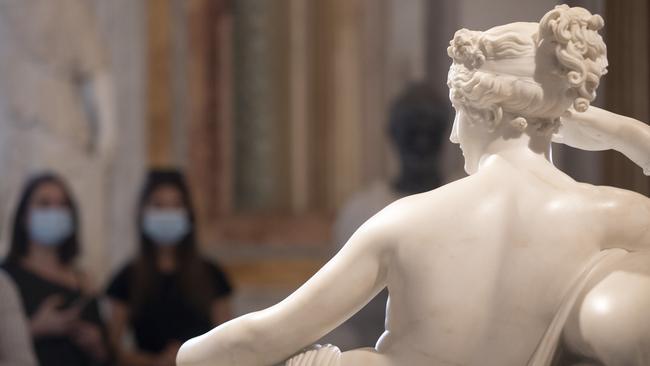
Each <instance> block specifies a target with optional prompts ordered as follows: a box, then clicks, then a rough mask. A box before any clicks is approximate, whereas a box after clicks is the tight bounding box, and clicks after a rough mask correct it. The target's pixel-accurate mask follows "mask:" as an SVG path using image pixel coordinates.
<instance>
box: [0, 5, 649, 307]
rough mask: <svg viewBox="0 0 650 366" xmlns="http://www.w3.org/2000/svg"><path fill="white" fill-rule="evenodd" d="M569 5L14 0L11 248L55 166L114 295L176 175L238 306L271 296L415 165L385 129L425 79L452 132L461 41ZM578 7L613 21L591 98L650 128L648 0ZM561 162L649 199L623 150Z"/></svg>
mask: <svg viewBox="0 0 650 366" xmlns="http://www.w3.org/2000/svg"><path fill="white" fill-rule="evenodd" d="M557 3H558V2H557V1H551V0H493V1H478V0H437V1H433V0H33V1H22V0H0V74H1V76H2V77H0V98H1V100H0V105H1V110H0V177H1V179H2V180H1V183H0V184H1V186H0V204H1V205H2V213H1V215H2V216H1V218H2V222H1V223H2V226H0V230H1V232H0V234H1V236H2V243H1V244H0V256H1V255H3V254H4V253H6V251H7V248H8V242H9V240H10V238H9V236H10V235H11V232H10V230H8V227H9V225H10V224H11V223H10V222H11V219H12V218H11V213H12V212H13V211H14V210H15V206H16V204H17V200H18V194H19V192H20V191H21V189H22V187H23V183H24V180H25V179H26V177H28V176H29V174H30V173H32V172H34V171H38V170H43V169H48V170H54V171H56V172H57V173H59V174H60V175H61V176H63V178H64V179H65V180H66V181H67V182H68V183H69V184H70V186H71V190H72V193H73V195H74V196H75V197H76V201H77V204H78V206H79V210H80V215H81V218H82V221H83V227H82V228H83V231H82V238H83V239H82V240H81V242H82V251H81V255H80V257H79V265H80V266H81V267H82V268H84V269H85V271H86V272H87V273H88V274H89V276H90V277H91V278H92V281H93V283H94V284H95V286H96V287H97V288H103V287H104V286H105V285H106V283H107V281H108V279H109V278H110V277H111V275H112V274H114V273H115V272H116V271H117V270H118V269H119V268H120V267H121V266H123V265H124V264H125V263H127V262H128V261H129V260H131V259H132V258H133V256H134V255H135V253H136V252H137V248H138V244H137V241H138V234H137V232H136V227H137V225H136V223H137V220H136V206H137V201H138V195H139V192H140V189H141V186H142V184H143V179H144V177H145V174H146V172H147V171H148V169H149V168H151V167H177V168H180V169H182V170H183V171H184V172H185V175H186V177H187V179H188V181H189V185H190V189H191V193H192V198H193V203H194V206H195V210H196V216H197V217H196V220H197V225H196V228H197V231H198V232H197V234H198V240H197V242H198V245H199V247H200V251H201V252H202V253H204V255H205V256H207V257H208V258H211V259H213V260H215V261H218V262H219V263H220V264H221V265H222V267H223V269H224V271H225V272H226V273H227V274H228V276H229V277H230V279H231V281H232V283H233V285H234V288H235V292H234V297H233V314H234V315H240V314H243V313H245V312H248V311H251V310H256V309H259V308H261V307H265V306H268V305H270V304H273V303H275V302H276V301H278V300H280V299H282V298H283V297H284V296H286V295H287V294H288V293H290V292H291V291H292V290H293V289H295V288H296V287H297V286H298V285H299V284H301V283H302V282H304V281H305V280H306V279H307V278H308V277H309V276H311V275H312V274H313V273H314V272H315V271H316V270H317V269H318V268H319V267H320V266H321V265H322V264H324V263H325V262H326V261H327V259H328V258H329V257H331V255H332V254H333V253H334V251H335V250H336V248H337V247H339V246H340V245H341V244H342V243H340V242H339V241H341V240H345V239H339V238H345V236H337V234H336V228H337V226H338V225H339V224H336V222H337V217H339V216H340V215H343V213H342V210H344V209H345V207H346V205H348V204H349V203H350V201H351V200H354V197H355V195H359V194H360V192H364V191H368V190H372V189H373V188H372V187H376V186H377V184H381V182H395V181H396V179H397V178H396V177H398V176H399V175H400V174H401V173H400V172H401V171H402V169H403V164H402V163H401V160H400V158H399V157H398V155H397V154H396V153H395V151H396V150H395V147H394V145H393V144H392V143H391V142H390V141H391V140H390V138H389V135H390V133H389V132H390V131H389V130H390V129H389V127H388V126H389V121H390V119H391V108H392V106H393V105H394V103H395V101H396V100H398V99H399V97H400V95H403V93H404V92H405V90H408V89H409V88H411V87H413V86H414V85H420V86H421V85H426V86H427V88H428V91H427V92H428V93H429V94H428V95H430V96H431V100H432V106H433V107H431V108H434V109H435V113H434V114H436V116H437V117H436V118H438V119H440V120H444V121H446V123H448V125H449V126H450V125H451V123H452V120H453V115H451V114H450V111H449V109H450V105H449V102H448V99H447V92H448V90H447V86H446V73H447V70H448V67H449V64H450V60H449V58H448V56H447V54H446V48H447V46H448V42H449V40H450V39H451V38H452V36H453V33H454V32H455V31H456V30H457V29H459V28H462V27H465V28H469V29H475V30H485V29H487V28H490V27H492V26H495V25H500V24H504V23H508V22H513V21H538V20H539V19H540V18H541V17H542V16H543V15H544V14H545V13H546V12H547V11H548V10H550V9H551V8H552V7H553V6H554V5H556V4H557ZM566 3H568V4H569V5H572V6H575V5H577V6H583V7H586V8H588V9H589V10H590V11H592V12H593V13H598V14H601V15H602V16H603V17H604V19H605V23H606V29H605V31H604V37H605V39H606V43H607V45H608V54H609V62H610V67H609V74H608V75H607V76H606V77H605V78H604V82H603V83H602V84H601V87H600V89H599V98H598V100H597V102H596V103H595V105H598V106H601V107H604V108H607V109H609V110H612V111H614V112H617V113H621V114H624V115H628V116H631V117H634V118H637V119H639V120H642V121H650V103H648V97H649V96H650V95H649V86H650V75H649V73H648V71H649V68H650V63H649V60H648V56H649V46H650V32H649V29H648V23H649V20H650V7H649V5H648V1H647V0H626V1H614V0H611V1H606V0H583V1H579V0H576V1H566ZM443 133H444V134H447V131H444V132H443ZM407 144H408V142H407ZM398 145H399V142H398ZM398 150H399V149H398ZM436 154H437V155H436V161H437V162H436V163H435V169H436V173H435V175H436V177H435V179H434V181H435V183H436V185H439V184H444V183H446V182H449V181H452V180H455V179H458V178H460V177H462V176H464V172H463V169H462V166H463V164H462V157H461V154H460V151H459V149H458V148H457V146H455V145H452V144H450V143H448V142H447V140H446V136H445V137H444V140H443V142H442V145H441V148H440V150H439V151H438V150H436ZM555 162H556V163H557V165H558V166H559V167H560V168H561V169H563V170H565V171H566V172H568V173H569V174H570V175H572V176H573V177H575V178H576V179H578V180H582V181H586V182H590V183H595V184H607V185H613V186H618V187H623V188H628V189H633V190H635V191H637V192H640V193H643V194H645V195H648V194H649V193H650V181H649V180H648V178H647V177H645V176H643V175H642V174H641V170H640V169H639V168H636V167H634V166H633V165H632V164H631V163H629V162H627V161H626V160H625V159H624V158H622V156H621V155H619V154H618V153H614V152H603V153H585V152H579V151H575V150H571V149H569V148H565V147H558V149H557V150H556V151H555ZM432 164H433V163H432ZM385 187H388V188H385V189H387V192H388V191H391V190H394V191H395V192H394V193H395V197H398V196H400V194H398V193H400V192H401V193H403V194H405V193H408V192H409V190H408V189H404V190H401V191H400V189H399V187H398V185H395V184H388V185H386V186H385ZM397 191H400V192H397ZM414 191H417V189H415V190H414ZM388 195H390V192H388ZM380 196H381V194H380ZM384 196H386V195H384ZM382 199H384V198H378V200H379V201H380V202H381V205H383V204H385V203H388V202H385V201H381V200H382ZM388 201H389V200H388ZM358 204H359V205H371V204H365V203H358ZM381 205H380V206H381ZM369 214H371V213H369ZM362 216H363V215H362ZM350 225H353V226H354V225H356V224H350Z"/></svg>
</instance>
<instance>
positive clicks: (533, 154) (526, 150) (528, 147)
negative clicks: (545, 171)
mask: <svg viewBox="0 0 650 366" xmlns="http://www.w3.org/2000/svg"><path fill="white" fill-rule="evenodd" d="M551 137H552V136H551V135H550V134H548V135H542V134H538V133H536V132H532V133H530V134H528V133H522V134H521V135H519V136H517V137H514V136H513V137H509V136H508V135H507V134H504V135H500V136H499V137H497V138H496V139H494V140H493V141H492V142H490V143H489V144H488V145H487V147H486V149H485V152H484V154H483V155H482V157H481V159H480V162H479V170H480V169H481V168H482V166H484V165H485V164H486V162H487V161H489V158H490V157H491V156H495V155H496V156H499V157H501V158H503V159H505V160H507V161H509V162H511V163H512V164H513V165H515V166H520V167H522V168H526V167H528V166H530V164H535V163H542V162H546V163H551V164H552V150H551Z"/></svg>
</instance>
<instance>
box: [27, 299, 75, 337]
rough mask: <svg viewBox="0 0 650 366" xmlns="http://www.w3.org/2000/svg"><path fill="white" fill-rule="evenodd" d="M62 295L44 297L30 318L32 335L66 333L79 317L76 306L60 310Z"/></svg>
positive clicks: (62, 301)
mask: <svg viewBox="0 0 650 366" xmlns="http://www.w3.org/2000/svg"><path fill="white" fill-rule="evenodd" d="M63 303H64V300H63V297H61V296H59V295H53V296H50V297H48V298H47V299H45V301H43V303H42V304H41V305H40V306H39V308H38V310H36V313H34V315H33V316H32V318H31V320H30V329H31V333H32V336H33V337H35V338H36V337H40V336H45V335H67V334H69V333H70V331H71V329H72V327H73V325H74V323H75V322H76V321H77V320H78V318H79V311H80V309H79V308H78V307H71V308H69V309H65V310H60V307H61V305H63Z"/></svg>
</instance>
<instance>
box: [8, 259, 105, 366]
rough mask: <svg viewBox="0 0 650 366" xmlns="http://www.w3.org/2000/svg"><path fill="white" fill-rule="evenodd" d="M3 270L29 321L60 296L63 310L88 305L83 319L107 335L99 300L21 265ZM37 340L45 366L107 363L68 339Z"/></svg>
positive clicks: (81, 317) (84, 308) (39, 359)
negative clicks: (44, 303) (9, 278)
mask: <svg viewBox="0 0 650 366" xmlns="http://www.w3.org/2000/svg"><path fill="white" fill-rule="evenodd" d="M2 268H3V269H4V270H5V271H6V272H7V273H8V274H9V275H10V276H11V278H12V279H13V281H14V282H15V284H16V287H17V288H18V292H19V293H20V296H21V298H22V303H23V306H24V307H25V313H26V314H27V317H28V318H30V319H31V318H32V316H33V315H34V314H35V313H36V311H37V310H38V308H39V307H40V305H41V304H42V303H43V301H45V299H47V298H48V297H50V296H54V295H58V296H61V298H62V299H63V301H64V305H62V308H61V310H63V309H65V308H68V307H70V306H75V305H78V304H82V303H83V304H85V305H84V306H83V308H82V310H81V314H80V319H81V320H84V321H86V322H89V323H92V324H94V325H96V326H98V327H100V328H101V330H102V331H103V332H104V325H103V322H102V320H101V317H100V314H99V306H98V303H97V300H96V299H95V298H88V297H86V296H85V295H83V294H82V292H81V291H79V290H78V289H72V288H69V287H66V286H63V285H61V284H58V283H55V282H51V281H49V280H47V279H45V278H43V277H41V276H39V275H38V274H36V273H34V272H31V271H29V270H27V269H25V268H23V267H22V266H21V265H20V264H16V263H5V264H3V265H2ZM104 334H105V333H104ZM33 341H34V351H35V352H36V357H37V358H38V363H39V365H41V366H94V365H103V364H105V363H103V362H97V361H95V360H94V359H93V357H92V356H91V355H89V354H87V353H85V352H84V350H83V349H81V348H80V347H79V346H77V345H76V344H75V343H74V342H73V341H72V340H71V339H70V338H69V337H68V336H41V337H38V338H36V339H34V340H33Z"/></svg>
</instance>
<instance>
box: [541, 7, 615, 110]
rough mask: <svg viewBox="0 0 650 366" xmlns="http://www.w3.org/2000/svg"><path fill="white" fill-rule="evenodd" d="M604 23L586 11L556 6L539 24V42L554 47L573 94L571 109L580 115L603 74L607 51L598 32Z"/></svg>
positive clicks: (586, 106)
mask: <svg viewBox="0 0 650 366" xmlns="http://www.w3.org/2000/svg"><path fill="white" fill-rule="evenodd" d="M604 25H605V22H604V21H603V18H602V17H601V16H600V15H593V14H591V13H590V12H589V11H588V10H587V9H584V8H580V7H573V8H570V7H569V6H567V5H558V6H556V7H555V9H553V10H551V11H549V12H548V13H546V15H544V17H543V18H542V20H541V21H540V22H539V37H540V38H539V40H540V44H541V43H542V42H551V43H552V44H554V45H555V47H554V49H555V56H556V57H557V60H558V62H559V64H560V67H561V68H562V69H563V71H564V72H565V73H566V77H567V82H568V83H569V87H570V89H571V90H574V91H575V92H576V94H577V95H576V99H575V101H574V103H573V107H574V108H575V109H576V110H577V111H580V112H584V111H586V110H587V108H589V103H590V102H591V101H593V100H594V98H596V89H597V88H598V84H599V83H600V77H601V76H603V75H604V74H605V73H607V48H606V46H605V42H603V38H602V37H601V36H600V34H598V31H599V30H600V29H602V28H603V26H604Z"/></svg>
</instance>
